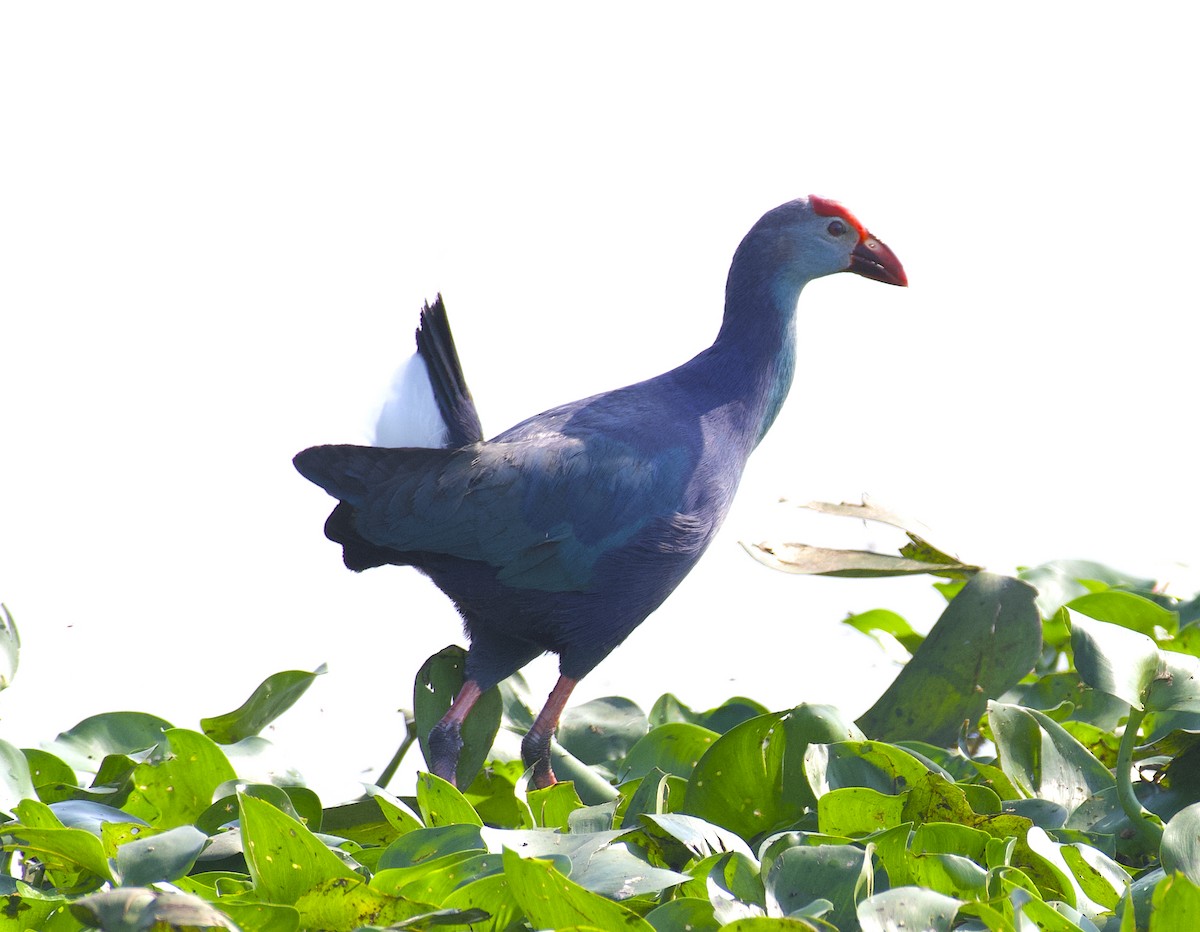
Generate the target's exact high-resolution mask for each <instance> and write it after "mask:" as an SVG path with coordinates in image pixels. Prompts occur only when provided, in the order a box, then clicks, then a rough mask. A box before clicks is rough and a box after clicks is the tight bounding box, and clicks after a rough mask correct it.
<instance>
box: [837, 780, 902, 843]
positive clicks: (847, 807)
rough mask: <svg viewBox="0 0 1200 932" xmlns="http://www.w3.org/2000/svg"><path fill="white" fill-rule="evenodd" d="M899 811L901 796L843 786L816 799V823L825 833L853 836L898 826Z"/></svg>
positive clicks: (860, 787) (899, 819)
mask: <svg viewBox="0 0 1200 932" xmlns="http://www.w3.org/2000/svg"><path fill="white" fill-rule="evenodd" d="M903 811H904V797H903V796H891V795H887V794H885V793H880V792H879V791H878V790H873V789H870V788H868V787H865V786H847V787H843V788H842V789H838V790H832V791H830V792H828V793H825V794H824V795H823V796H822V797H821V798H820V799H818V800H817V824H818V825H819V826H820V829H821V831H822V832H824V833H826V834H828V835H842V836H845V837H857V836H859V835H869V834H870V833H871V832H877V831H881V830H883V829H887V828H892V827H893V826H896V825H899V824H900V823H901V821H903V820H902V818H901V814H902V813H903Z"/></svg>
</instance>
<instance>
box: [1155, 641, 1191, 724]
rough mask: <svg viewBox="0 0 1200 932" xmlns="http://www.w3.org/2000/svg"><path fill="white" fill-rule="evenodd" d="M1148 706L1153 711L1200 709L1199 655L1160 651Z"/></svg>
mask: <svg viewBox="0 0 1200 932" xmlns="http://www.w3.org/2000/svg"><path fill="white" fill-rule="evenodd" d="M1145 706H1146V709H1147V710H1149V711H1151V712H1168V711H1169V712H1200V658H1196V657H1192V656H1191V655H1189V654H1177V653H1174V652H1172V651H1159V665H1158V670H1157V671H1156V672H1155V675H1154V679H1153V680H1152V681H1151V683H1150V686H1149V687H1148V688H1147V690H1146V702H1145Z"/></svg>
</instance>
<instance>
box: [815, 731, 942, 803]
mask: <svg viewBox="0 0 1200 932" xmlns="http://www.w3.org/2000/svg"><path fill="white" fill-rule="evenodd" d="M805 765H806V774H807V776H808V781H809V785H810V786H811V787H812V792H813V794H814V795H815V796H816V797H818V798H819V797H821V796H823V795H825V794H826V793H828V792H829V791H830V790H836V789H841V788H843V787H849V786H865V787H870V788H871V789H874V790H878V791H879V792H880V793H886V794H888V795H897V794H900V793H904V792H906V791H908V790H910V789H912V788H913V787H914V786H916V785H918V784H919V783H921V782H922V781H924V779H925V776H926V774H928V773H929V768H928V767H927V766H926V765H925V764H924V763H922V762H921V761H919V760H917V759H916V758H915V757H914V756H913V755H912V754H910V753H908V752H907V751H905V750H903V749H901V748H898V747H896V746H895V745H893V744H886V743H884V742H882V741H837V742H831V743H829V744H824V745H818V744H815V743H814V744H812V745H810V746H809V747H808V749H807V753H806V755H805Z"/></svg>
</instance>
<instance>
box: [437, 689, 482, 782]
mask: <svg viewBox="0 0 1200 932" xmlns="http://www.w3.org/2000/svg"><path fill="white" fill-rule="evenodd" d="M482 695H483V690H482V689H480V688H479V684H478V683H476V682H475V681H474V680H467V681H466V682H464V683H463V684H462V689H460V690H459V691H458V695H457V696H455V697H454V701H453V702H452V703H450V710H449V711H448V712H447V713H446V714H445V715H443V716H442V718H441V720H440V721H439V722H438V723H437V724H436V725H434V726H433V728H432V729H430V732H429V757H430V758H431V759H430V761H429V769H430V770H432V771H433V773H434V774H435V775H437V776H439V777H441V778H442V779H443V780H446V781H448V782H450V783H454V785H455V786H457V785H458V784H457V783H455V773H456V771H457V770H458V752H459V751H461V750H462V746H463V742H462V723H463V720H464V719H466V717H467V713H468V712H470V711H471V707H472V706H474V705H475V703H476V702H477V701H478V699H479V697H480V696H482Z"/></svg>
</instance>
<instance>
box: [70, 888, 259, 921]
mask: <svg viewBox="0 0 1200 932" xmlns="http://www.w3.org/2000/svg"><path fill="white" fill-rule="evenodd" d="M71 914H72V915H73V916H74V917H75V918H76V919H78V920H79V921H80V922H85V923H87V924H88V925H89V926H90V927H92V928H100V929H109V930H113V932H139V930H142V929H234V930H236V929H237V926H236V925H234V923H233V921H232V920H230V919H229V917H227V916H226V915H225V914H224V913H222V912H221V911H220V910H219V909H217V907H215V906H214V905H213V904H212V903H206V902H205V901H204V900H202V899H200V898H199V897H195V896H192V895H190V894H187V893H160V892H158V891H157V890H151V889H148V888H146V887H122V888H121V889H119V890H106V891H104V892H102V893H93V894H91V895H90V896H85V897H81V898H80V899H78V900H76V901H75V902H74V903H72V904H71Z"/></svg>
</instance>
